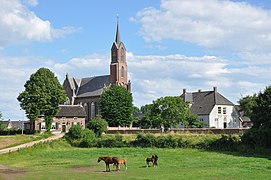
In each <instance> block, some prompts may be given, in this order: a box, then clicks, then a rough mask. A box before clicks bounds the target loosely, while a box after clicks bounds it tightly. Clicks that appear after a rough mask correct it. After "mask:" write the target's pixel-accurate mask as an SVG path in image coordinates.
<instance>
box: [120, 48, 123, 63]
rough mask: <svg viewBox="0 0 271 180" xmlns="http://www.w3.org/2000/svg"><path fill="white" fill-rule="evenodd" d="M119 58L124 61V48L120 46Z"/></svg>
mask: <svg viewBox="0 0 271 180" xmlns="http://www.w3.org/2000/svg"><path fill="white" fill-rule="evenodd" d="M120 60H121V61H124V49H123V48H121V52H120Z"/></svg>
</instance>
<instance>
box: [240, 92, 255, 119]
mask: <svg viewBox="0 0 271 180" xmlns="http://www.w3.org/2000/svg"><path fill="white" fill-rule="evenodd" d="M256 99H257V95H256V94H253V95H252V96H246V97H243V98H242V99H240V100H239V101H238V102H239V104H240V106H241V109H242V111H243V112H244V116H247V117H250V118H251V116H252V114H253V112H252V111H253V108H254V107H256V106H257V102H256Z"/></svg>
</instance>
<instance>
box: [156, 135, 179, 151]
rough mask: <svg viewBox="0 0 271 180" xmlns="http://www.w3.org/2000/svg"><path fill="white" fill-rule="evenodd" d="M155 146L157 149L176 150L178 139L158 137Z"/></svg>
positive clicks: (169, 136)
mask: <svg viewBox="0 0 271 180" xmlns="http://www.w3.org/2000/svg"><path fill="white" fill-rule="evenodd" d="M155 146H156V147H158V148H176V147H178V139H177V138H176V137H174V136H172V135H168V136H159V137H158V138H157V140H156V144H155Z"/></svg>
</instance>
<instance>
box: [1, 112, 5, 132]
mask: <svg viewBox="0 0 271 180" xmlns="http://www.w3.org/2000/svg"><path fill="white" fill-rule="evenodd" d="M2 120H3V119H2V113H1V111H0V130H4V129H6V128H7V125H6V124H5V123H3V122H2Z"/></svg>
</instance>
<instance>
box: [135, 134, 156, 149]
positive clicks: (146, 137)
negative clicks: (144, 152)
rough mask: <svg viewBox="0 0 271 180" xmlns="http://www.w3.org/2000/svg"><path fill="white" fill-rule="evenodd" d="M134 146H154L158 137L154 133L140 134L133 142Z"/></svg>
mask: <svg viewBox="0 0 271 180" xmlns="http://www.w3.org/2000/svg"><path fill="white" fill-rule="evenodd" d="M132 145H133V146H141V147H153V146H155V145H156V137H155V136H154V135H153V134H149V133H147V134H138V135H137V137H136V139H135V141H134V142H132Z"/></svg>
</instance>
